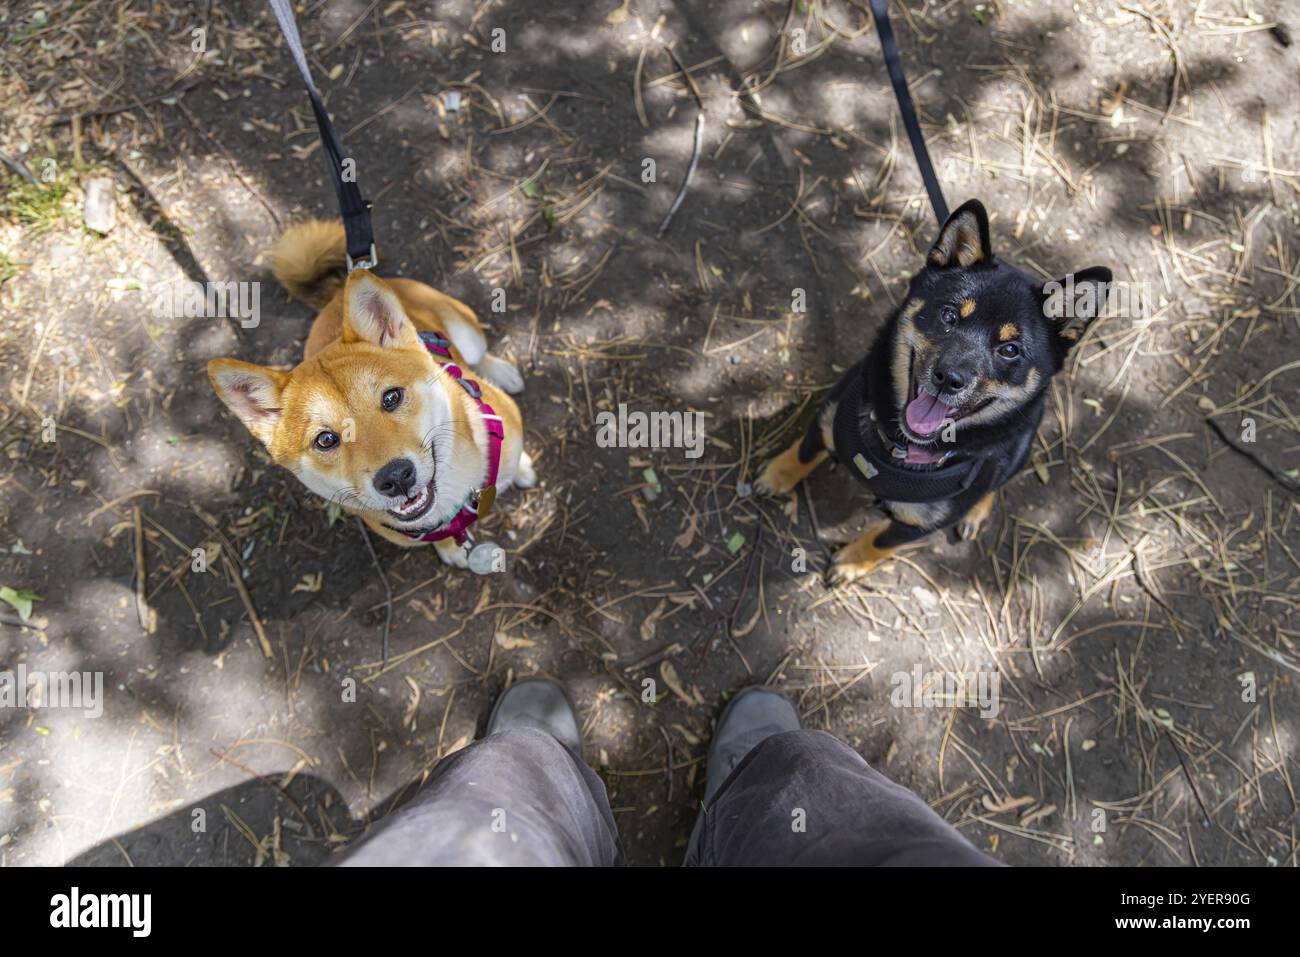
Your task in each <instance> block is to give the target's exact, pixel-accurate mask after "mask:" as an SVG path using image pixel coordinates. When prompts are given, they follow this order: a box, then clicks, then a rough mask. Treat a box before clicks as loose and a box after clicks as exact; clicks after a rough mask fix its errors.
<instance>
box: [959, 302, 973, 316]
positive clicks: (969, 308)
mask: <svg viewBox="0 0 1300 957" xmlns="http://www.w3.org/2000/svg"><path fill="white" fill-rule="evenodd" d="M974 311H975V300H974V299H963V300H962V301H961V317H962V318H963V319H965V318H966V317H967V316H969V315H970V314H971V313H972V312H974Z"/></svg>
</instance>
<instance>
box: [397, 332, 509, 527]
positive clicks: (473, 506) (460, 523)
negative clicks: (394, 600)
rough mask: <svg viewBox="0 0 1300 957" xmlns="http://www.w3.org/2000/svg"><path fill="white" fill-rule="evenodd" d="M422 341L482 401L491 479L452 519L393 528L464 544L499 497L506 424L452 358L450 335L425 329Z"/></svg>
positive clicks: (472, 394)
mask: <svg viewBox="0 0 1300 957" xmlns="http://www.w3.org/2000/svg"><path fill="white" fill-rule="evenodd" d="M420 341H421V342H422V343H424V347H425V348H426V349H428V350H429V352H431V353H432V354H433V356H434V361H435V362H437V363H438V364H439V365H441V366H442V369H443V371H444V372H446V373H447V374H448V375H450V376H451V377H452V378H453V379H455V380H456V381H457V382H459V383H460V385H461V388H463V389H464V390H465V391H466V392H468V393H469V395H470V398H472V399H473V400H474V401H475V402H476V403H477V404H478V409H479V412H480V413H481V414H482V415H483V425H484V427H486V429H487V435H488V473H487V482H486V483H485V484H484V485H483V487H482V488H481V489H478V490H477V491H475V492H473V493H471V494H470V497H469V499H468V500H466V502H465V504H464V505H462V506H461V507H460V511H458V512H457V513H456V514H455V515H453V516H452V518H451V521H449V522H447V523H445V524H443V525H437V526H435V527H433V528H429V529H415V530H413V531H406V530H404V529H400V528H394V529H393V531H395V532H401V533H402V534H403V535H405V536H406V537H407V538H412V539H415V540H416V541H420V542H440V541H442V540H443V539H444V538H454V539H456V544H457V545H463V544H465V540H466V538H468V537H469V536H468V530H469V527H470V526H471V525H473V524H474V523H475V522H476V521H478V518H479V516H480V515H486V514H487V513H488V511H489V510H490V509H491V508H492V503H493V502H495V501H496V495H497V472H498V471H499V470H500V468H501V442H502V440H503V439H505V424H504V423H503V422H502V421H501V416H499V415H497V414H496V410H495V409H493V408H492V406H490V405H488V404H487V403H486V402H484V401H483V390H482V388H480V387H479V384H478V383H477V382H475V381H474V380H473V379H467V378H465V375H464V373H462V372H461V371H460V366H458V365H456V363H454V362H453V361H452V357H451V341H450V340H449V339H448V338H447V337H446V336H444V335H443V334H442V333H440V332H421V333H420ZM389 527H390V528H391V527H392V526H389Z"/></svg>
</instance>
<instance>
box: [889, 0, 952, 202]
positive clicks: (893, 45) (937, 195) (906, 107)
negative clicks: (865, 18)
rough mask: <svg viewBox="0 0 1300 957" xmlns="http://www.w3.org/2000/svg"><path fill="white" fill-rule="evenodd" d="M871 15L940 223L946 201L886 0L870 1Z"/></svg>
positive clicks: (910, 138)
mask: <svg viewBox="0 0 1300 957" xmlns="http://www.w3.org/2000/svg"><path fill="white" fill-rule="evenodd" d="M871 15H872V16H873V17H875V20H876V33H878V34H879V35H880V48H881V50H883V51H884V54H885V66H886V68H887V69H888V70H889V82H890V83H892V84H893V85H894V96H895V97H896V98H897V100H898V112H900V113H902V114H903V127H904V128H905V129H906V130H907V138H908V140H909V141H911V144H912V153H913V154H914V155H915V156H916V165H917V166H918V167H920V170H921V179H922V180H924V181H925V191H926V192H927V193H929V194H930V205H931V206H933V207H934V215H935V218H936V219H938V220H939V225H940V226H942V225H943V224H944V223H945V222H947V220H948V204H947V203H946V202H944V199H943V190H942V189H940V188H939V178H938V177H937V176H935V175H934V166H933V165H931V163H930V153H929V151H928V150H927V149H926V148H925V137H924V136H922V135H921V123H920V121H919V120H917V118H916V106H915V105H914V104H913V103H912V94H911V93H910V92H909V91H908V89H907V77H905V76H904V75H903V61H902V59H901V58H900V57H899V55H898V43H897V41H896V40H895V39H894V28H893V26H892V25H891V24H890V22H889V0H871Z"/></svg>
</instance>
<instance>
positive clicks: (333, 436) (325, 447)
mask: <svg viewBox="0 0 1300 957" xmlns="http://www.w3.org/2000/svg"><path fill="white" fill-rule="evenodd" d="M313 444H314V445H315V446H316V448H318V449H320V450H321V451H322V452H328V451H329V450H330V449H332V448H334V447H335V446H336V445H338V444H339V436H338V433H337V432H328V431H326V432H322V433H321V434H320V435H318V436H316V441H315V442H314V443H313Z"/></svg>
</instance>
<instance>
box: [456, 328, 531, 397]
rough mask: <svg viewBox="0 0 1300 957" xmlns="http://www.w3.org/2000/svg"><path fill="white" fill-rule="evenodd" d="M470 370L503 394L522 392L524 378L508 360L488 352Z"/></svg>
mask: <svg viewBox="0 0 1300 957" xmlns="http://www.w3.org/2000/svg"><path fill="white" fill-rule="evenodd" d="M448 335H450V333H449V334H448ZM471 368H473V370H474V371H475V372H477V373H478V374H479V375H481V376H482V377H483V378H485V379H487V380H488V381H489V382H491V383H492V384H493V385H494V386H496V387H497V388H498V389H500V390H502V391H503V392H508V393H509V394H510V395H518V394H519V393H520V392H523V391H524V377H523V376H522V375H521V374H520V373H519V370H518V369H517V368H515V364H514V363H513V362H510V361H509V360H508V359H502V358H501V357H500V356H494V355H493V354H492V353H490V352H488V353H485V354H484V355H483V358H482V359H480V360H479V361H478V362H477V363H476V364H475V365H473V366H472V367H471Z"/></svg>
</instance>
